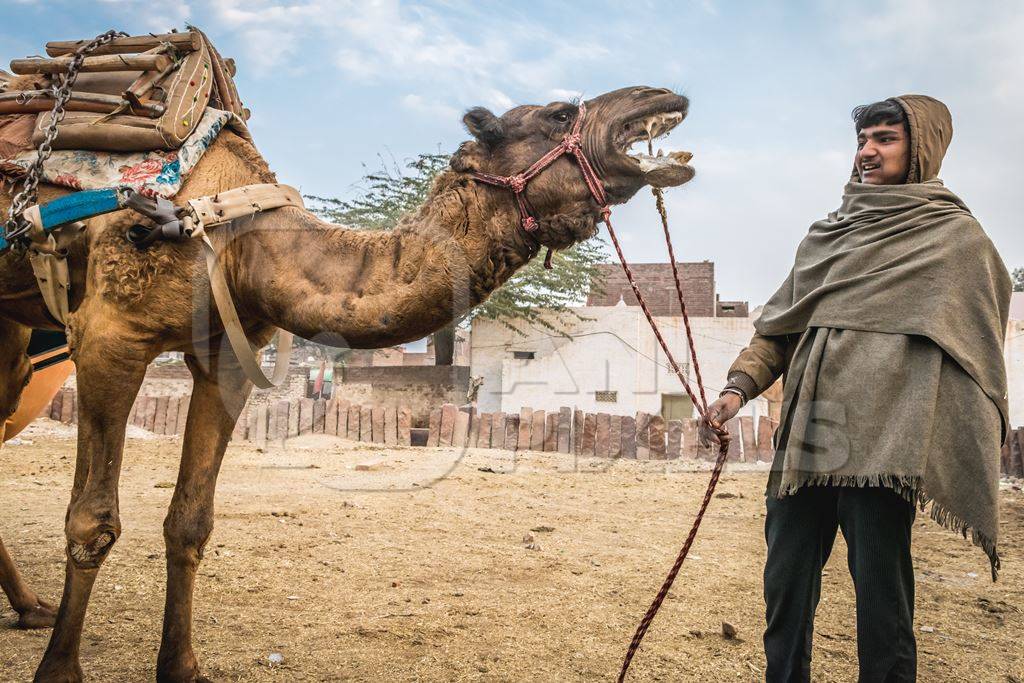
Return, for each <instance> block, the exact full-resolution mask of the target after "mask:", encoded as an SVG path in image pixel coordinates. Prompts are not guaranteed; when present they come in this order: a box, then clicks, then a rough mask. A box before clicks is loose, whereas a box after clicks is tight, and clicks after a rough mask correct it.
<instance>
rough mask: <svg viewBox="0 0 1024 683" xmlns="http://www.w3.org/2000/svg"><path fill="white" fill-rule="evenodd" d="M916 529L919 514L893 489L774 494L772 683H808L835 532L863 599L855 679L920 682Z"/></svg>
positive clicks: (768, 534)
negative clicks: (912, 556) (913, 555)
mask: <svg viewBox="0 0 1024 683" xmlns="http://www.w3.org/2000/svg"><path fill="white" fill-rule="evenodd" d="M913 522H914V506H913V505H911V504H910V503H908V502H907V501H906V500H904V499H903V498H902V497H901V496H899V495H898V494H896V493H894V492H893V491H892V490H890V489H887V488H857V487H840V486H835V487H833V486H808V487H804V488H802V489H800V490H799V491H797V492H796V493H794V494H792V495H790V496H786V497H784V498H781V499H777V498H775V497H774V496H768V514H767V517H766V519H765V539H766V540H767V542H768V559H767V561H766V563H765V568H764V599H765V604H766V607H767V629H766V630H765V633H764V649H765V656H766V657H767V660H768V669H767V672H766V675H765V678H766V680H767V681H768V683H793V682H797V681H800V682H802V681H810V680H811V640H812V635H813V633H814V611H815V609H816V608H817V606H818V599H819V598H820V597H821V570H822V568H823V567H824V566H825V563H826V562H827V561H828V557H829V554H830V553H831V552H832V544H833V543H834V542H835V538H836V531H837V530H838V529H842V530H843V537H844V538H845V539H846V543H847V546H848V547H849V566H850V574H851V575H852V576H853V583H854V587H855V590H856V594H857V659H858V661H859V664H860V677H859V679H858V680H859V681H860V683H903V682H904V681H914V680H915V679H916V675H917V645H916V643H915V641H914V568H913V565H912V564H911V559H910V530H911V526H912V525H913Z"/></svg>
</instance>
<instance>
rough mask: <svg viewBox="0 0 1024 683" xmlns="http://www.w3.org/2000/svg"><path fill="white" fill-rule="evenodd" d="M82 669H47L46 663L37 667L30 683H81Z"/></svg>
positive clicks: (70, 667)
mask: <svg viewBox="0 0 1024 683" xmlns="http://www.w3.org/2000/svg"><path fill="white" fill-rule="evenodd" d="M83 680H84V679H83V678H82V669H81V667H79V666H78V664H77V663H76V664H75V665H74V666H62V667H48V666H46V663H45V662H44V663H42V664H40V665H39V670H38V671H36V675H35V677H34V678H33V679H32V683H82V681H83Z"/></svg>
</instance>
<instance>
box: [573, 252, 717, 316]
mask: <svg viewBox="0 0 1024 683" xmlns="http://www.w3.org/2000/svg"><path fill="white" fill-rule="evenodd" d="M677 268H678V269H679V279H680V282H681V284H682V287H683V298H684V299H685V300H686V311H687V313H689V314H690V315H691V316H695V317H708V318H710V317H713V316H714V315H715V303H716V302H715V264H714V263H712V262H711V261H702V262H700V263H677ZM598 269H599V272H600V273H601V275H600V277H601V278H602V282H603V289H604V293H603V294H596V293H595V292H593V291H592V292H591V293H590V295H589V296H588V297H587V305H588V306H614V305H616V304H617V303H619V299H620V297H621V298H622V299H623V300H624V301H625V302H626V303H627V304H629V305H631V306H636V305H638V304H637V300H636V296H634V294H633V290H632V288H631V287H630V286H629V281H628V280H626V274H625V273H623V272H622V267H621V266H620V265H619V264H617V263H604V264H601V265H599V266H598ZM630 269H631V270H632V271H633V275H634V277H635V279H636V281H637V284H638V285H639V286H640V292H641V293H642V294H643V296H644V300H645V301H646V302H647V305H648V306H649V307H650V309H651V313H652V314H654V315H657V316H671V315H681V313H682V312H681V311H680V309H679V300H678V297H677V295H676V285H675V280H674V279H673V277H672V265H671V264H670V263H635V264H630Z"/></svg>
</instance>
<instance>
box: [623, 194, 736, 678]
mask: <svg viewBox="0 0 1024 683" xmlns="http://www.w3.org/2000/svg"><path fill="white" fill-rule="evenodd" d="M663 215H664V214H663ZM604 223H605V225H606V226H608V235H609V236H610V237H611V238H612V244H613V245H614V246H615V253H616V254H618V256H619V262H620V263H621V264H622V270H623V271H625V273H626V279H627V280H629V286H630V287H632V288H633V294H635V295H636V300H637V302H638V303H639V304H640V309H641V310H642V311H643V312H644V316H646V317H647V322H648V323H649V324H650V326H651V330H652V331H653V332H654V336H655V337H656V338H657V339H658V343H659V344H660V345H661V348H662V350H663V351H664V352H665V357H666V358H668V362H669V363H670V364H671V365H672V369H673V370H674V371H675V373H676V376H678V377H679V381H680V382H682V383H683V388H684V389H686V393H687V394H688V395H689V396H690V400H691V401H693V404H694V405H695V406H696V407H697V412H698V414H700V416H701V417H702V418H703V417H705V416H706V415H707V402H706V400H705V401H702V402H700V403H698V401H697V397H696V396H695V395H694V393H693V390H692V389H691V388H690V384H689V382H687V380H686V377H685V376H684V375H683V373H682V371H681V370H680V369H679V365H678V363H676V360H675V358H674V357H673V356H672V352H671V351H670V350H669V348H668V344H666V343H665V339H664V337H662V336H661V331H660V330H659V329H658V324H657V323H656V322H655V321H654V316H653V315H651V310H650V309H649V308H648V307H647V302H646V301H644V297H643V294H641V293H640V288H639V287H638V286H637V284H636V280H635V279H634V278H633V271H632V270H630V268H629V264H628V263H626V257H625V256H624V255H623V253H622V247H621V246H619V239H618V237H616V236H615V229H614V228H612V224H611V221H610V220H609V216H607V215H606V216H605V221H604ZM665 235H666V238H667V237H668V229H667V221H666V230H665ZM671 249H672V247H671V241H669V254H670V255H671V254H672V251H671ZM672 263H673V270H675V257H674V255H672ZM676 286H677V287H679V279H678V275H677V276H676ZM678 291H679V296H680V303H681V304H682V290H681V288H679V289H678ZM683 317H684V321H686V320H687V319H686V308H685V305H684V306H683ZM686 339H687V343H688V344H689V345H690V351H691V353H692V354H693V358H694V369H695V370H696V352H694V351H693V334H692V333H691V331H690V326H689V322H688V321H687V322H686ZM697 383H698V387H699V389H700V394H701V398H702V399H703V398H704V383H703V381H702V380H701V377H700V374H699V373H697ZM724 433H725V430H724V429H723V430H721V431H720V433H719V436H722V435H723V434H724ZM728 453H729V447H728V444H726V443H720V444H719V447H718V459H717V460H715V468H714V470H712V472H711V481H709V482H708V488H707V490H706V491H705V492H704V500H703V501H701V504H700V509H699V510H698V511H697V517H696V518H695V519H694V520H693V526H691V527H690V533H689V534H688V535H687V536H686V541H685V542H684V543H683V547H682V549H681V550H680V551H679V555H678V556H677V557H676V561H675V563H674V564H673V565H672V569H670V570H669V572H668V576H666V577H665V581H664V582H663V583H662V584H661V589H660V590H658V594H657V595H656V596H654V601H653V602H651V606H650V607H648V608H647V612H646V613H645V614H644V616H643V618H642V619H641V620H640V624H639V625H638V626H637V627H636V632H635V633H634V634H633V640H632V641H630V643H629V649H628V650H626V658H625V660H623V662H622V668H621V669H620V670H619V678H618V680H619V683H623V681H625V680H626V672H627V671H628V670H629V665H630V664H631V663H632V662H633V657H634V656H635V655H636V653H637V650H639V649H640V643H641V642H642V641H643V639H644V636H645V635H646V634H647V629H649V628H650V626H651V622H653V621H654V616H655V615H656V614H657V613H658V610H659V609H660V608H661V604H662V603H663V602H665V596H667V595H668V592H669V590H670V589H671V588H672V584H673V583H675V580H676V576H677V575H678V574H679V570H680V569H681V568H682V566H683V561H684V560H686V556H687V555H689V554H690V547H691V546H692V545H693V541H694V539H696V538H697V530H698V529H699V528H700V524H701V522H702V521H703V520H704V513H705V512H707V509H708V504H709V503H710V502H711V497H712V496H713V495H714V493H715V487H716V486H718V479H719V477H721V476H722V468H723V467H724V466H725V459H726V456H727V455H728Z"/></svg>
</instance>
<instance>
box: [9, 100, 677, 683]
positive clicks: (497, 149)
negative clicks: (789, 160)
mask: <svg viewBox="0 0 1024 683" xmlns="http://www.w3.org/2000/svg"><path fill="white" fill-rule="evenodd" d="M586 105H587V115H586V118H585V121H584V125H583V129H582V141H583V149H584V150H585V153H586V154H587V156H588V157H589V159H590V160H591V162H592V163H593V165H594V167H595V169H596V170H597V173H598V175H599V176H600V178H601V179H602V182H603V184H604V186H605V189H606V191H607V193H608V198H609V201H610V203H613V204H618V203H622V202H624V201H626V200H627V199H629V198H630V197H632V196H633V195H634V194H635V193H636V192H637V191H638V190H639V189H640V188H642V187H643V186H644V185H645V184H647V182H648V181H651V182H653V179H652V178H651V177H648V176H647V175H645V172H649V171H647V170H645V169H650V168H652V163H654V160H652V159H650V158H646V157H644V155H627V154H626V151H627V149H628V148H629V146H630V145H631V144H632V143H633V142H636V141H638V140H641V139H644V138H646V137H647V136H648V134H649V133H650V132H651V130H650V129H651V127H652V126H653V128H654V131H653V132H654V133H655V134H660V133H664V132H667V131H668V130H670V129H671V128H673V127H674V126H675V125H676V124H678V123H679V122H680V121H681V120H682V119H683V117H684V116H685V114H686V110H687V106H688V102H687V100H686V98H685V97H682V96H680V95H677V94H674V93H672V92H671V91H668V90H663V89H658V88H647V87H636V88H624V89H621V90H617V91H614V92H611V93H607V94H604V95H601V96H599V97H596V98H594V99H593V100H590V101H588V102H587V103H586ZM577 112H578V108H577V107H576V106H575V105H573V104H570V103H566V102H556V103H552V104H549V105H547V106H543V107H541V106H522V107H517V108H515V109H512V110H510V111H509V112H507V113H505V114H504V115H503V116H501V117H497V116H495V115H494V114H492V113H491V112H489V111H487V110H486V109H480V108H478V109H473V110H471V111H469V112H468V113H467V114H466V116H465V118H464V122H465V124H466V127H467V129H468V130H469V132H470V133H471V134H472V135H473V136H474V138H475V139H474V140H472V141H469V142H466V143H464V144H463V145H462V146H461V147H460V148H459V150H458V152H457V153H456V154H455V155H454V156H453V158H452V162H451V169H450V170H448V171H446V172H444V173H443V174H441V176H440V177H439V178H438V179H437V181H436V183H435V185H434V187H433V189H432V191H431V194H430V197H429V198H428V200H427V201H426V203H425V204H424V205H423V206H422V207H420V209H419V210H418V211H416V212H415V214H413V215H410V216H408V217H407V218H406V219H404V220H403V221H402V223H401V224H400V225H399V226H398V227H397V228H396V229H395V230H392V231H388V232H360V231H356V230H350V229H346V228H342V227H339V226H335V225H329V224H326V223H324V222H322V221H320V220H318V219H317V218H316V217H314V216H313V215H312V214H310V213H308V212H306V211H303V210H300V209H297V208H284V209H278V210H274V211H269V212H266V213H261V214H257V215H255V216H253V217H252V218H246V219H239V220H236V221H234V222H233V223H230V224H226V225H222V226H220V227H217V228H215V229H213V230H212V231H211V234H212V237H213V239H214V241H215V244H216V245H217V249H218V251H220V253H221V255H222V263H223V264H224V270H225V272H226V273H227V277H228V282H229V286H230V289H231V291H232V295H233V297H234V300H235V302H236V305H237V308H238V312H239V315H240V317H241V319H242V321H243V324H244V325H245V327H246V331H247V333H248V335H249V337H250V339H251V340H253V341H254V342H255V343H257V344H265V343H267V342H268V341H269V340H270V338H271V336H272V334H273V332H274V328H275V327H280V328H283V329H285V330H288V331H291V332H294V333H295V334H298V335H300V336H302V337H305V338H307V339H316V340H318V341H322V342H324V343H327V344H331V345H334V346H347V347H352V348H376V347H382V346H389V345H393V344H398V343H401V342H407V341H411V340H415V339H419V338H421V337H423V336H425V335H427V334H429V333H431V332H433V331H434V330H437V329H438V328H440V327H442V326H443V325H445V324H446V323H448V322H450V321H451V320H452V319H453V318H455V317H456V316H458V315H460V314H461V313H463V312H465V311H466V310H468V309H469V308H471V307H472V306H475V305H476V304H478V303H480V302H481V301H482V300H484V299H485V298H486V297H487V296H488V295H489V294H490V293H491V292H492V291H494V289H496V288H497V287H500V286H501V285H502V283H504V282H505V281H506V280H508V278H509V277H510V276H511V275H512V274H513V273H514V272H515V271H516V269H518V268H519V267H521V266H522V265H523V264H525V263H526V262H527V261H529V260H530V259H531V258H533V257H534V256H536V255H537V253H538V251H539V250H540V248H541V247H550V248H552V249H563V248H566V247H569V246H571V245H573V244H575V243H576V242H579V241H581V240H584V239H587V238H588V237H591V236H592V235H594V234H595V232H596V229H597V227H596V222H597V220H599V211H598V206H597V204H596V202H595V201H594V200H593V199H592V196H591V192H590V191H589V189H588V187H587V185H586V184H585V183H584V180H583V177H582V175H581V173H580V170H579V168H578V167H577V166H576V164H575V162H574V161H573V160H572V159H571V157H562V158H561V159H559V160H558V161H557V162H555V163H554V164H553V165H552V166H550V167H549V168H548V169H547V170H545V171H544V172H543V173H541V174H540V175H539V176H538V177H537V178H536V179H535V180H533V181H532V182H531V183H530V185H529V187H528V189H527V193H526V194H527V197H528V201H529V203H530V206H531V210H532V214H533V215H534V216H535V217H536V218H537V219H538V223H539V227H538V228H537V230H536V231H535V232H533V233H531V234H529V235H528V234H526V233H525V232H524V231H523V229H522V227H521V223H520V215H519V212H518V209H517V205H516V203H515V201H514V199H513V196H512V194H511V193H510V192H508V191H507V190H505V189H502V188H498V187H492V186H489V185H485V184H482V183H479V182H477V181H476V180H474V179H473V177H472V176H471V172H473V171H482V172H487V173H492V174H500V175H508V174H511V173H515V172H517V171H519V170H521V169H523V168H525V167H527V166H528V165H529V164H530V163H532V162H533V161H534V160H536V159H537V158H539V157H540V156H542V155H543V154H544V153H546V152H547V151H548V150H550V149H551V148H552V147H554V146H555V145H557V144H558V143H559V142H560V140H561V138H562V136H563V135H564V134H565V133H566V132H567V131H569V130H570V128H571V126H572V124H573V121H574V119H575V117H576V115H577ZM686 158H688V157H686ZM658 161H659V162H660V161H662V160H658ZM671 163H673V164H677V165H679V166H680V167H681V168H682V169H683V172H682V173H681V174H677V180H676V182H677V183H678V182H685V181H686V180H689V178H690V177H692V175H693V173H692V169H690V168H689V167H688V166H685V164H684V163H683V161H680V160H676V161H673V162H671ZM654 165H655V166H657V164H654ZM659 168H661V170H662V171H663V170H664V166H663V165H662V166H661V167H659ZM273 181H274V178H273V174H272V173H271V172H270V170H269V169H268V168H267V166H266V164H265V162H264V161H263V159H262V158H261V157H260V156H259V154H258V153H257V152H256V150H255V149H253V148H252V147H251V146H250V145H249V144H248V143H247V142H245V141H244V140H242V139H241V138H239V137H237V136H235V135H233V134H232V133H229V132H224V133H222V134H221V135H220V137H219V139H218V140H217V141H216V142H215V143H214V145H213V146H212V147H211V148H210V150H209V151H208V152H207V154H206V156H205V157H204V158H203V159H202V161H201V162H200V164H199V166H198V167H197V168H196V169H194V171H193V173H192V175H191V176H190V178H189V179H188V181H187V182H186V184H185V186H184V187H183V188H182V191H181V193H180V194H179V197H178V198H177V200H178V201H183V200H185V199H188V198H193V197H198V196H202V195H208V194H214V193H216V192H219V191H224V190H226V189H230V188H234V187H238V186H241V185H246V184H251V183H261V182H273ZM62 192H64V190H60V189H58V188H55V187H45V188H43V192H42V193H41V197H40V199H41V200H43V201H45V200H47V199H51V198H53V197H55V196H57V195H58V194H61V193H62ZM0 209H2V210H3V211H4V212H5V213H6V206H0ZM139 220H140V218H139V216H137V215H135V214H133V213H132V212H130V211H122V212H119V213H116V214H109V215H107V216H101V217H97V218H94V219H92V220H91V221H90V222H89V226H88V229H87V230H86V231H85V233H83V236H82V237H81V238H80V239H79V240H78V241H77V242H76V243H75V244H74V245H73V247H72V249H71V256H70V263H71V265H72V289H71V291H72V301H71V308H72V311H73V312H72V314H71V316H70V319H69V325H68V340H69V345H70V347H71V349H72V357H73V358H74V360H75V363H76V365H77V368H78V397H79V399H78V400H79V413H78V414H79V424H78V456H77V461H76V465H75V477H74V483H73V486H72V491H71V502H70V504H69V506H68V510H67V515H66V521H65V534H66V537H67V565H66V578H65V584H64V593H63V596H62V597H61V602H60V608H59V610H58V612H57V614H56V617H55V622H56V623H55V626H54V631H53V634H52V636H51V639H50V643H49V646H48V647H47V649H46V653H45V655H44V657H43V660H42V662H41V664H40V665H39V668H38V670H37V672H36V680H38V681H79V680H81V679H82V671H81V668H80V666H79V661H78V659H79V658H78V651H79V645H80V640H81V634H82V627H83V624H84V621H85V612H86V606H87V604H88V601H89V595H90V592H91V590H92V587H93V584H94V582H95V581H96V576H97V574H98V572H99V568H100V565H101V564H102V563H103V560H104V558H105V557H106V556H107V554H108V553H109V552H110V550H111V548H112V547H113V546H114V543H115V542H116V541H117V538H118V536H119V535H120V532H121V524H120V521H119V517H118V475H119V472H120V468H121V456H122V451H123V446H124V435H125V425H126V422H127V418H128V414H129V410H130V408H131V406H132V403H133V401H134V399H135V396H136V394H137V392H138V390H139V386H140V384H141V382H142V380H143V376H144V374H145V371H146V366H147V365H148V364H149V363H150V361H152V360H153V359H154V358H155V357H156V356H157V354H159V353H161V352H164V351H183V352H184V353H185V354H186V362H187V364H188V367H189V369H190V371H191V373H192V376H193V378H194V389H193V393H192V401H191V404H190V407H189V412H188V422H187V428H186V432H185V437H184V444H183V447H182V456H181V464H180V470H179V473H178V480H177V484H176V486H175V489H174V495H173V498H172V500H171V503H170V509H169V511H168V514H167V517H166V520H165V522H164V537H165V541H166V547H167V553H166V554H167V595H166V606H165V612H164V625H163V636H162V640H161V645H160V652H159V656H158V661H157V679H158V680H161V681H204V680H206V679H205V678H204V677H203V676H202V675H201V674H200V671H199V665H198V663H197V660H196V656H195V654H194V652H193V649H192V592H193V586H194V582H195V575H196V570H197V568H198V566H199V562H200V560H201V559H202V556H203V547H204V545H205V544H206V542H207V539H208V538H209V536H210V532H211V530H212V526H213V498H214V488H215V485H216V480H217V473H218V470H219V469H220V464H221V459H222V456H223V455H224V451H225V448H226V446H227V443H228V440H229V438H230V435H231V431H232V428H233V426H234V424H235V420H236V419H237V418H238V415H239V413H240V412H241V410H242V407H243V405H244V403H245V400H246V398H247V396H248V394H249V390H250V388H251V384H250V382H249V381H248V380H247V379H246V377H245V376H244V374H243V373H242V371H241V370H240V369H239V367H238V363H237V361H236V360H235V357H234V356H233V354H232V353H231V352H230V350H229V347H228V346H227V345H226V344H225V343H224V342H223V334H222V328H221V327H220V320H219V318H218V317H217V316H216V315H215V314H211V312H212V310H213V308H214V307H213V306H212V304H210V302H209V301H210V300H209V283H208V279H207V275H206V270H205V267H204V264H203V257H202V254H201V251H200V245H199V244H198V242H197V241H195V240H193V241H188V242H179V243H167V242H165V243H159V244H157V245H156V246H154V247H152V248H149V249H148V250H145V251H140V250H137V249H135V248H134V247H133V246H131V245H130V244H129V243H128V242H127V240H126V239H125V236H124V235H125V229H126V228H127V227H128V226H129V225H131V224H132V223H134V222H139ZM30 328H49V329H54V328H55V325H54V323H53V321H52V320H51V319H50V318H49V316H48V315H47V313H46V309H45V307H44V304H43V302H42V298H41V297H40V295H39V292H38V289H37V287H36V283H35V281H34V279H33V276H32V272H31V269H30V268H29V266H28V264H27V263H26V262H25V261H24V260H22V259H21V258H19V257H18V256H16V255H13V254H7V255H4V256H2V257H0V386H2V387H4V393H3V396H2V402H0V423H2V421H3V418H5V417H6V416H7V415H10V414H11V413H12V412H13V410H14V409H15V407H16V405H17V402H18V395H19V393H20V391H21V388H22V387H23V386H24V384H25V382H26V380H27V379H28V376H29V374H30V372H31V367H30V365H29V363H28V360H27V358H26V355H25V348H26V344H27V341H28V336H29V335H28V332H29V329H30ZM0 579H2V581H3V588H4V590H5V592H6V593H7V595H8V597H9V599H10V600H11V603H12V605H13V606H14V608H15V609H16V610H17V611H18V613H19V615H20V616H21V623H22V625H25V626H41V625H46V624H48V623H49V621H50V620H52V619H53V618H54V616H53V612H52V608H51V607H50V606H49V605H48V604H47V603H45V602H43V601H41V600H40V599H39V598H38V597H37V596H36V594H35V593H34V592H32V591H31V590H30V589H29V588H28V587H27V586H26V585H25V583H24V582H23V581H22V580H21V579H20V578H19V577H18V575H17V573H16V572H15V570H14V566H13V564H12V563H11V561H10V558H9V557H8V556H7V554H6V552H4V550H3V547H2V546H0Z"/></svg>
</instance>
